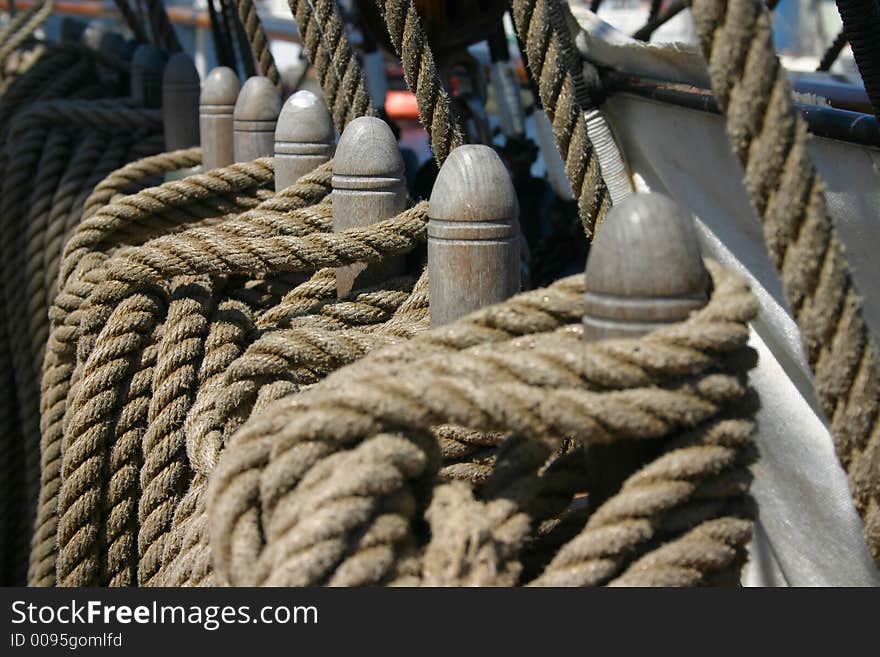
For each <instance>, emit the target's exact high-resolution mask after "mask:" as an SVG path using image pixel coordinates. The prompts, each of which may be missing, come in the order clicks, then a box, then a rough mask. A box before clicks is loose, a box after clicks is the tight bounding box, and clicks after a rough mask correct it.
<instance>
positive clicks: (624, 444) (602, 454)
mask: <svg viewBox="0 0 880 657" xmlns="http://www.w3.org/2000/svg"><path fill="white" fill-rule="evenodd" d="M586 277H587V285H586V294H585V301H586V304H585V313H584V339H585V340H586V341H588V342H589V341H594V340H602V339H605V338H620V337H638V336H640V335H644V334H645V333H648V332H650V331H652V330H654V329H657V328H661V327H663V326H668V325H669V324H672V323H674V322H680V321H682V320H684V319H686V318H687V316H688V315H689V314H690V313H692V312H693V311H695V310H698V309H700V308H701V307H702V306H704V305H705V304H706V303H707V301H708V288H709V276H708V274H707V272H706V269H705V266H704V264H703V259H702V256H701V255H700V245H699V241H698V239H697V234H696V228H695V226H694V221H693V219H692V218H691V217H690V215H688V214H687V212H685V211H684V210H683V209H682V208H681V207H680V206H679V205H678V204H677V203H675V202H674V201H672V200H671V199H669V198H668V197H666V196H663V195H661V194H631V195H630V196H628V197H626V198H625V199H623V200H622V201H620V202H618V203H617V204H615V205H614V207H612V208H611V210H610V211H609V212H608V215H607V216H606V217H605V221H603V222H602V225H601V226H599V230H598V232H597V233H596V237H595V239H594V240H593V244H592V246H591V247H590V255H589V259H588V260H587V268H586ZM659 447H660V445H659V444H658V443H656V441H642V440H632V441H630V440H623V441H619V442H616V443H612V444H607V445H603V444H599V445H586V446H585V447H584V465H585V468H586V481H589V482H590V486H589V489H590V504H591V505H592V506H593V507H594V508H595V507H598V506H600V505H601V504H602V503H603V502H604V501H605V500H606V499H608V498H609V497H610V496H611V495H613V494H614V493H615V492H617V491H618V490H619V489H620V486H621V484H622V483H623V481H625V480H626V478H627V477H629V476H630V475H631V474H632V473H633V472H634V471H635V470H637V469H638V468H639V467H641V466H642V465H644V464H645V463H646V462H647V461H649V460H651V459H652V458H654V457H655V456H656V455H657V450H658V449H659Z"/></svg>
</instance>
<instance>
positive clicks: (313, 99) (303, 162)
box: [275, 90, 336, 192]
mask: <svg viewBox="0 0 880 657" xmlns="http://www.w3.org/2000/svg"><path fill="white" fill-rule="evenodd" d="M335 137H336V132H335V131H334V129H333V117H331V116H330V111H329V110H328V109H327V106H326V105H325V104H324V101H323V100H321V99H320V98H318V97H317V96H316V95H315V94H313V93H312V92H311V91H306V90H302V91H297V92H296V93H295V94H293V95H292V96H291V97H290V98H288V99H287V102H285V103H284V107H282V108H281V114H279V115H278V125H277V126H276V127H275V191H276V192H280V191H281V190H282V189H284V188H285V187H290V186H291V185H292V184H294V183H295V182H296V181H297V180H298V179H299V178H300V177H301V176H304V175H305V174H307V173H309V172H310V171H312V170H313V169H315V168H316V167H318V166H320V165H322V164H324V162H326V161H327V160H329V159H330V158H331V157H333V142H334V140H335Z"/></svg>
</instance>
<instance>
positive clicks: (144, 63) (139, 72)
mask: <svg viewBox="0 0 880 657" xmlns="http://www.w3.org/2000/svg"><path fill="white" fill-rule="evenodd" d="M165 62H166V57H165V53H164V52H162V51H161V50H159V48H157V47H156V46H151V45H149V44H142V45H140V46H138V47H137V49H136V50H135V51H134V55H133V56H132V58H131V98H132V100H134V102H135V103H136V104H138V105H140V106H141V107H151V108H159V107H161V106H162V71H163V70H164V69H165Z"/></svg>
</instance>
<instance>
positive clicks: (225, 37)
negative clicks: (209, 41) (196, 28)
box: [208, 0, 236, 70]
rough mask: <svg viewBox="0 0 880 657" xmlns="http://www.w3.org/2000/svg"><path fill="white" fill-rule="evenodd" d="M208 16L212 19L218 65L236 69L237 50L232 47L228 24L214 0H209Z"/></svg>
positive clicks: (212, 33)
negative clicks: (227, 28) (219, 12)
mask: <svg viewBox="0 0 880 657" xmlns="http://www.w3.org/2000/svg"><path fill="white" fill-rule="evenodd" d="M208 16H209V18H210V19H211V36H212V37H213V39H214V53H215V54H216V56H217V65H218V66H228V67H229V68H231V69H232V70H235V69H236V66H235V51H234V50H233V48H232V39H231V37H230V36H229V32H228V31H227V30H226V24H225V23H224V22H223V19H222V18H221V17H220V15H219V14H218V13H217V8H216V7H215V6H214V0H208Z"/></svg>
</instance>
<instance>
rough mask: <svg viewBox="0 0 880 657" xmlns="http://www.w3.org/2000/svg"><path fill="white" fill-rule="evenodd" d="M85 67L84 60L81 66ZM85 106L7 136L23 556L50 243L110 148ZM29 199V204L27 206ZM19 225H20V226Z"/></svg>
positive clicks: (16, 125) (50, 108)
mask: <svg viewBox="0 0 880 657" xmlns="http://www.w3.org/2000/svg"><path fill="white" fill-rule="evenodd" d="M84 61H85V60H79V62H80V63H81V64H82V63H83V62H84ZM86 64H87V65H85V66H74V67H73V68H71V69H69V70H68V71H67V72H66V73H65V74H64V75H61V76H59V78H58V79H57V80H55V81H52V82H50V83H49V84H48V86H47V87H45V88H44V89H43V90H42V91H41V92H40V93H39V96H40V97H44V98H51V96H52V95H53V94H55V93H65V92H66V91H67V90H69V89H71V88H73V87H74V86H75V85H76V84H79V83H82V82H83V81H84V80H85V79H88V77H89V76H90V75H93V72H92V69H91V65H89V64H88V63H87V62H86ZM108 102H109V101H108ZM81 103H82V101H67V102H61V101H51V102H49V103H43V102H38V103H36V104H32V105H30V106H28V110H29V111H28V112H22V113H21V114H19V115H17V116H16V117H15V118H13V119H12V121H11V122H10V124H11V125H9V126H8V130H7V131H6V135H5V137H6V139H5V147H4V151H5V156H6V157H5V158H4V159H5V161H6V162H14V163H15V165H16V166H15V167H13V168H10V169H7V173H6V175H5V180H4V183H5V185H7V187H6V192H5V193H4V194H3V200H2V207H3V215H4V216H3V224H4V226H5V227H6V230H7V231H8V234H9V235H10V236H11V239H10V240H8V241H7V242H6V243H5V245H4V253H5V254H6V256H7V260H6V261H5V267H4V288H5V306H6V312H5V317H6V323H7V326H8V327H9V328H8V330H7V331H6V335H7V336H8V340H6V341H4V344H6V345H7V349H8V351H9V352H10V353H11V356H12V361H13V362H12V369H14V377H15V384H14V385H15V391H16V392H15V393H14V394H17V396H18V399H19V404H18V413H19V415H20V420H19V424H20V427H21V429H20V430H19V431H20V433H19V432H16V433H11V434H10V435H8V436H6V437H5V438H4V440H10V441H15V440H21V441H22V451H23V458H24V462H23V464H22V467H23V469H24V481H23V482H22V488H21V491H20V493H19V494H20V495H22V499H21V503H20V513H21V514H22V515H23V516H24V517H25V518H28V520H27V521H26V522H24V525H25V526H24V527H21V529H20V531H19V532H18V533H17V534H16V540H21V541H22V542H23V543H22V547H21V552H22V553H23V554H24V553H27V549H26V546H25V545H24V544H26V543H28V542H29V540H30V535H31V530H32V528H31V527H30V525H31V520H30V514H31V513H32V511H33V510H34V509H35V508H36V500H37V496H38V488H39V448H38V446H39V442H40V439H39V430H38V418H39V402H38V394H39V383H38V381H39V368H38V363H39V362H40V361H41V360H42V350H43V347H44V344H45V338H46V335H47V333H48V326H47V320H46V311H47V308H48V304H49V301H50V295H51V294H52V292H53V289H52V286H51V285H47V284H46V277H47V276H48V275H49V270H50V269H52V268H53V267H57V256H58V255H60V254H57V255H56V257H55V259H53V258H52V256H51V255H50V252H51V249H52V242H53V241H54V242H55V243H56V244H57V242H59V241H60V240H61V239H63V236H64V235H63V233H64V230H65V226H66V225H67V224H68V223H69V216H70V215H71V214H73V215H76V214H77V212H78V209H77V207H76V206H75V203H74V200H75V199H74V194H79V193H80V190H81V189H82V187H83V185H84V184H86V179H88V178H90V176H91V174H92V172H93V169H94V167H95V166H96V164H97V160H98V159H99V158H100V157H101V156H102V155H103V153H104V149H105V147H106V144H105V143H104V142H105V141H106V135H104V136H103V137H98V136H97V134H98V133H91V135H92V136H91V137H89V136H84V135H88V134H89V133H87V132H86V133H81V132H79V131H80V130H84V129H85V130H87V129H88V128H90V127H91V115H90V113H89V112H87V111H85V110H84V109H83V107H82V104H81ZM71 104H74V105H75V107H74V109H75V116H74V120H73V121H72V122H69V123H67V122H61V123H58V122H57V121H56V122H55V123H54V125H61V126H63V127H60V128H53V129H51V130H50V129H47V127H45V126H46V125H47V124H50V121H51V119H50V117H52V116H57V115H58V114H59V113H63V111H64V110H65V109H66V108H67V107H70V106H71ZM7 107H9V106H7ZM105 107H110V105H108V104H107V102H105V103H104V105H103V106H102V108H100V110H99V112H98V114H99V116H100V115H103V113H104V111H105V110H104V108H105ZM135 120H138V119H135ZM146 125H157V124H153V123H148V124H146ZM111 143H112V142H111ZM126 151H127V149H126V150H124V151H122V152H121V153H120V152H119V149H118V148H117V149H116V154H117V157H116V159H115V161H114V162H112V163H110V164H109V166H117V165H118V164H119V163H120V162H121V161H123V157H124V155H125V153H126ZM71 154H72V159H71V161H70V162H69V163H68V159H69V156H70V155H71ZM105 166H107V164H106V163H105ZM4 168H6V167H5V166H4ZM32 183H33V184H32ZM11 185H15V187H14V188H13V187H11ZM28 195H30V197H31V201H30V203H27V202H26V201H27V196H28ZM79 207H81V206H79ZM18 222H21V225H20V226H19V225H18ZM56 249H57V246H56ZM16 435H19V436H21V438H16ZM20 577H23V573H22V575H20Z"/></svg>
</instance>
